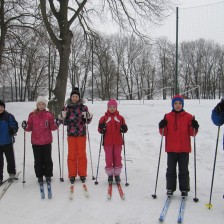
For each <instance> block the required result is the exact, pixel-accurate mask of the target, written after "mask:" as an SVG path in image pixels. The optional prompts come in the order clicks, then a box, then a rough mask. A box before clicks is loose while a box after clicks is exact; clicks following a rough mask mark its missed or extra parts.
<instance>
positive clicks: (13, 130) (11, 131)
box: [9, 127, 15, 135]
mask: <svg viewBox="0 0 224 224" xmlns="http://www.w3.org/2000/svg"><path fill="white" fill-rule="evenodd" d="M9 134H10V135H15V129H14V128H13V127H9Z"/></svg>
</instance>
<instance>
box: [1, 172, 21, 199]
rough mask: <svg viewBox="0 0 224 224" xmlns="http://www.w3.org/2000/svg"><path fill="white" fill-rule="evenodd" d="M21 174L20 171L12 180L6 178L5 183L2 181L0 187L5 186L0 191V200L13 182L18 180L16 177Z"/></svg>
mask: <svg viewBox="0 0 224 224" xmlns="http://www.w3.org/2000/svg"><path fill="white" fill-rule="evenodd" d="M20 173H21V171H19V172H18V173H17V174H16V175H15V177H13V178H8V179H6V180H5V181H3V183H2V184H1V185H3V184H4V185H5V186H4V188H3V189H2V191H1V193H0V200H1V199H2V197H3V196H4V195H5V193H6V191H7V190H8V189H9V187H10V186H11V185H12V183H13V182H14V181H15V180H18V176H19V174H20Z"/></svg>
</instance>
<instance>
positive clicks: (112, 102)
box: [107, 99, 117, 107]
mask: <svg viewBox="0 0 224 224" xmlns="http://www.w3.org/2000/svg"><path fill="white" fill-rule="evenodd" d="M110 106H115V107H117V101H116V100H115V99H110V100H109V101H108V103H107V107H110Z"/></svg>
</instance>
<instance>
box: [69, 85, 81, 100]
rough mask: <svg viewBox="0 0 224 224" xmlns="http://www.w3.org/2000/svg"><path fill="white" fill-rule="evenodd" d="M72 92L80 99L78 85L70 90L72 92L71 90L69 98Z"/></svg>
mask: <svg viewBox="0 0 224 224" xmlns="http://www.w3.org/2000/svg"><path fill="white" fill-rule="evenodd" d="M74 94H76V95H78V96H79V99H80V92H79V88H78V87H75V88H74V89H73V90H72V92H71V94H70V98H71V97H72V95H74Z"/></svg>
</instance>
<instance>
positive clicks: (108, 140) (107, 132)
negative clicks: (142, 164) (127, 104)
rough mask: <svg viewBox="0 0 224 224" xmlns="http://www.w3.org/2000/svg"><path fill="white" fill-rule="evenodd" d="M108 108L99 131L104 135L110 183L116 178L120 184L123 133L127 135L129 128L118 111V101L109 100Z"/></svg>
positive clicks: (106, 169) (100, 122)
mask: <svg viewBox="0 0 224 224" xmlns="http://www.w3.org/2000/svg"><path fill="white" fill-rule="evenodd" d="M107 107H108V110H107V112H106V113H105V115H104V116H103V117H101V118H100V121H99V126H98V131H99V133H101V134H103V140H104V141H103V145H104V151H105V160H106V167H105V171H106V173H107V175H108V182H109V183H110V184H112V182H113V176H115V181H116V182H117V183H120V181H121V179H120V173H121V169H122V163H121V159H122V158H121V150H122V145H123V139H122V135H121V133H126V132H127V130H128V127H127V125H126V123H125V120H124V118H123V117H122V116H121V115H120V114H119V112H118V111H117V102H116V100H114V99H111V100H109V102H108V103H107Z"/></svg>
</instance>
